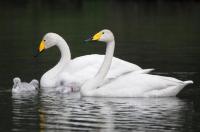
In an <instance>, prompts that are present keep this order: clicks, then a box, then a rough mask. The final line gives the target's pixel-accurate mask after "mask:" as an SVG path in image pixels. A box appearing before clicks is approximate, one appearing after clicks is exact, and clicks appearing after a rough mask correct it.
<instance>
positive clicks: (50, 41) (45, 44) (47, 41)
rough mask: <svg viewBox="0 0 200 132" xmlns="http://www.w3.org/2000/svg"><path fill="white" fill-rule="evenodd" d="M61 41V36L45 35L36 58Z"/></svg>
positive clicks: (54, 34)
mask: <svg viewBox="0 0 200 132" xmlns="http://www.w3.org/2000/svg"><path fill="white" fill-rule="evenodd" d="M60 39H61V36H59V35H58V34H56V33H47V34H45V35H44V37H43V39H42V41H41V43H40V45H39V47H38V53H37V55H36V56H38V54H39V53H41V52H43V51H44V50H46V49H48V48H51V47H53V46H55V45H56V44H57V43H58V42H59V40H60Z"/></svg>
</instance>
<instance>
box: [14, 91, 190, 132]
mask: <svg viewBox="0 0 200 132" xmlns="http://www.w3.org/2000/svg"><path fill="white" fill-rule="evenodd" d="M190 112H192V103H191V102H189V101H185V100H181V99H178V98H88V97H80V95H79V94H71V95H60V94H53V93H51V94H49V93H48V94H40V95H38V96H33V97H28V98H27V97H26V98H25V97H24V98H21V97H20V98H16V97H13V130H26V128H27V129H33V130H34V129H35V130H38V129H40V130H41V131H43V130H59V131H62V130H63V131H72V130H75V131H78V130H80V131H81V130H91V131H102V132H104V131H147V130H148V131H161V130H162V131H178V130H181V129H183V127H184V124H186V123H187V121H188V122H189V121H191V120H192V119H191V118H192V116H187V114H189V113H190ZM186 119H187V120H186ZM22 126H23V127H22Z"/></svg>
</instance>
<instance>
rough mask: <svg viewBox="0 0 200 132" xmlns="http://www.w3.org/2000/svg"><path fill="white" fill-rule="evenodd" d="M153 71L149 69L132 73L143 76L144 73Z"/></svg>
mask: <svg viewBox="0 0 200 132" xmlns="http://www.w3.org/2000/svg"><path fill="white" fill-rule="evenodd" d="M153 70H155V69H154V68H151V69H142V70H138V71H134V73H139V74H145V73H150V72H151V71H153Z"/></svg>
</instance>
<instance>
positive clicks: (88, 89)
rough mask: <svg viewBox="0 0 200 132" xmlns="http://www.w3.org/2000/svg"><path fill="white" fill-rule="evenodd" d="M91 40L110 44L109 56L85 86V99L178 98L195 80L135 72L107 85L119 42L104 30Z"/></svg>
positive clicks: (107, 54)
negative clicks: (106, 79)
mask: <svg viewBox="0 0 200 132" xmlns="http://www.w3.org/2000/svg"><path fill="white" fill-rule="evenodd" d="M91 40H93V41H95V40H96V41H102V42H106V43H107V48H106V55H105V58H104V61H103V64H102V66H101V68H100V69H99V71H98V73H97V74H96V76H95V77H94V78H92V79H90V80H88V81H86V83H85V84H83V86H82V87H81V94H82V95H83V96H98V97H167V96H176V94H177V93H178V92H179V91H181V89H182V88H183V87H185V86H186V85H188V84H191V83H193V82H192V81H180V80H178V79H175V78H172V77H164V76H158V75H149V74H137V73H134V72H131V73H128V74H125V75H122V76H119V77H118V78H115V79H113V80H112V81H110V82H107V83H104V82H103V81H104V78H105V76H106V75H107V73H108V71H109V69H110V70H112V67H110V65H111V62H112V57H113V53H114V47H115V41H114V36H113V33H112V32H111V31H110V30H106V29H105V30H102V31H100V32H99V33H97V34H95V35H94V36H93V37H92V38H91Z"/></svg>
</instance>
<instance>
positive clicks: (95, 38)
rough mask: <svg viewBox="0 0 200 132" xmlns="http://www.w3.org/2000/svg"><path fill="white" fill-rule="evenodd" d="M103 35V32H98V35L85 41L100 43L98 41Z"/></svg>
mask: <svg viewBox="0 0 200 132" xmlns="http://www.w3.org/2000/svg"><path fill="white" fill-rule="evenodd" d="M102 35H103V33H102V32H98V33H96V34H95V35H93V36H92V37H91V38H89V39H86V40H85V41H86V42H87V41H98V40H99V39H100V38H101V36H102Z"/></svg>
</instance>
